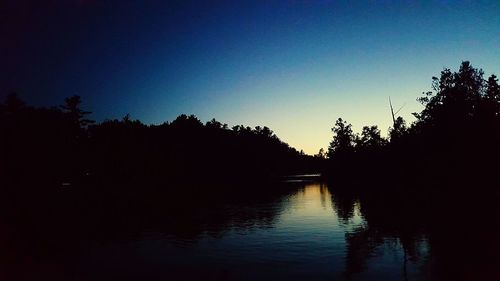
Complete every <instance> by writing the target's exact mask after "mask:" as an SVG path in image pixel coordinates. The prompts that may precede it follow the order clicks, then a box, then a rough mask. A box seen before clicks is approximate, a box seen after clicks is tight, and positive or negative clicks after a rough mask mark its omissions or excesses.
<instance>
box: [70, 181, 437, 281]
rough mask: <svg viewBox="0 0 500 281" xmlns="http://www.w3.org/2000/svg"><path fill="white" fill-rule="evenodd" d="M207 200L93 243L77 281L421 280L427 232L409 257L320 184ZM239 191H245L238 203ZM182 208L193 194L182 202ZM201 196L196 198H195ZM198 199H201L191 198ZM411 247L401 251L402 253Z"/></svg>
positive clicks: (355, 206) (356, 207)
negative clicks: (131, 233) (131, 232)
mask: <svg viewBox="0 0 500 281" xmlns="http://www.w3.org/2000/svg"><path fill="white" fill-rule="evenodd" d="M234 197H235V198H234V199H231V197H230V198H229V199H224V200H217V199H214V198H211V197H208V198H207V199H206V201H213V203H212V202H206V206H205V207H199V206H197V207H196V208H193V207H192V206H187V207H185V208H182V207H172V208H171V209H169V215H166V216H161V217H158V218H157V219H158V220H159V221H160V222H159V223H158V222H155V223H153V224H152V225H158V224H162V225H165V227H164V228H162V229H158V227H153V226H151V227H145V229H144V230H142V231H141V233H140V235H136V236H134V237H132V238H130V237H127V238H121V239H118V240H111V241H107V242H99V243H97V242H96V243H90V245H88V246H85V248H84V250H83V251H82V252H81V254H80V255H79V256H78V258H77V259H76V261H75V264H76V266H75V269H74V276H77V278H76V279H77V280H149V279H152V280H422V279H426V276H427V275H426V274H428V273H427V272H426V261H427V256H428V250H427V247H428V246H427V240H426V238H425V236H421V237H419V236H417V238H416V239H415V238H413V240H415V241H412V245H413V246H412V247H413V248H414V249H412V252H411V256H408V253H407V254H405V251H404V250H403V246H402V243H401V241H400V238H398V236H397V235H385V234H384V235H378V231H377V230H373V229H370V227H369V226H368V225H367V221H366V219H365V217H364V215H363V214H362V212H361V206H360V202H359V201H357V200H356V199H353V198H349V197H348V198H344V197H339V196H336V195H335V192H334V191H332V190H331V189H330V188H328V187H327V186H325V185H323V184H320V183H303V184H294V185H290V186H289V187H286V188H283V187H282V188H281V189H280V191H278V192H276V193H273V195H270V196H266V199H262V196H256V197H255V198H251V197H250V198H248V197H246V196H241V195H238V196H234ZM237 197H245V199H244V200H242V199H241V198H240V199H238V198H237ZM179 201H183V202H186V204H189V202H190V199H189V197H188V198H179ZM192 201H194V202H200V198H195V199H192ZM197 205H199V203H197ZM406 252H408V250H407V251H406Z"/></svg>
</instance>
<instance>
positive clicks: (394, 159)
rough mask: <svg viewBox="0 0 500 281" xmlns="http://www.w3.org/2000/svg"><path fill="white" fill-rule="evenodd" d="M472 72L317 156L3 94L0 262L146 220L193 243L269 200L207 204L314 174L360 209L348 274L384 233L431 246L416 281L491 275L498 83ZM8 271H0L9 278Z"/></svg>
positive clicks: (271, 190)
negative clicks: (0, 251) (408, 111)
mask: <svg viewBox="0 0 500 281" xmlns="http://www.w3.org/2000/svg"><path fill="white" fill-rule="evenodd" d="M483 75H484V74H483V71H482V70H479V69H476V68H474V67H472V66H471V64H470V63H469V62H463V63H462V64H461V66H460V68H459V70H458V71H457V72H452V71H451V70H449V69H445V70H443V71H442V72H441V75H440V77H434V78H433V83H432V89H433V91H431V92H426V93H424V95H423V97H421V98H419V101H420V102H421V103H422V104H423V105H424V109H423V110H422V111H421V112H420V113H416V114H415V117H416V121H415V122H413V123H412V124H409V125H408V124H406V122H405V120H403V118H401V117H396V116H395V118H394V124H393V126H392V127H391V128H390V130H389V135H388V138H387V139H385V138H383V137H382V136H381V132H380V130H379V128H378V127H377V126H366V127H364V128H363V129H362V132H361V134H355V133H354V132H353V130H352V126H351V125H350V124H348V123H347V122H346V121H344V120H342V119H338V120H337V122H336V124H335V125H334V127H333V129H332V131H333V133H334V137H333V140H332V142H331V143H330V146H329V148H328V151H327V153H324V152H323V151H320V153H318V155H316V156H314V157H313V156H307V155H304V154H303V153H301V152H298V151H297V150H296V149H294V148H291V147H290V146H288V145H287V144H286V143H284V142H282V141H281V140H279V138H278V137H277V136H276V135H275V134H274V133H273V132H272V131H271V130H270V129H269V128H268V127H255V128H253V129H252V128H250V127H246V126H235V127H233V128H228V126H227V125H226V124H222V123H220V122H219V121H216V120H215V119H213V120H211V121H209V122H207V123H206V124H203V123H202V122H201V121H200V120H199V119H197V118H196V117H195V116H194V115H190V116H187V115H181V116H179V117H177V118H176V119H175V120H174V121H172V122H165V123H163V124H161V125H145V124H143V123H141V122H140V121H138V120H132V119H131V118H130V116H128V115H127V116H125V117H124V118H123V119H121V120H106V121H103V122H101V123H97V124H96V123H95V122H94V121H92V120H90V119H89V118H90V112H87V111H85V110H84V109H83V108H81V106H80V105H81V100H80V98H79V97H78V96H73V97H70V98H67V99H66V100H65V102H64V104H63V105H62V106H59V107H52V108H43V107H42V108H40V107H39V108H37V107H32V106H28V105H26V104H25V103H24V102H23V101H22V100H21V99H20V98H19V97H18V96H17V95H15V94H11V95H9V96H8V97H7V99H6V100H5V101H4V102H3V103H1V104H0V132H1V134H0V145H1V146H0V149H1V150H0V155H1V159H0V161H1V162H0V165H1V166H0V173H1V174H0V176H1V182H0V183H1V190H0V193H1V194H0V203H1V204H0V211H1V214H2V215H1V220H0V223H1V224H4V225H3V226H4V229H7V230H9V231H7V232H5V233H4V234H3V238H2V239H1V240H2V241H0V242H2V243H4V244H5V245H8V247H7V246H6V248H5V251H6V252H7V253H9V255H4V256H1V257H0V258H2V259H3V260H1V262H2V263H3V264H6V265H9V266H12V268H13V269H15V268H16V266H17V267H19V268H18V269H22V268H23V267H24V266H25V263H24V260H22V258H23V257H22V255H25V254H26V253H29V255H32V256H33V257H34V259H35V260H37V259H38V260H41V259H44V260H64V259H66V258H67V257H69V256H73V255H76V254H75V252H77V251H78V249H77V248H78V247H80V246H81V245H80V243H81V242H75V241H87V240H89V239H90V240H106V239H113V237H117V236H126V235H130V236H134V235H140V232H141V230H143V229H157V230H160V231H161V232H163V233H170V234H172V235H176V236H178V237H181V238H185V239H191V240H195V239H196V237H197V236H199V235H200V233H202V232H204V231H209V232H210V231H211V233H213V235H214V236H217V235H221V233H222V232H223V231H224V229H225V228H226V227H227V226H228V225H232V226H236V227H242V228H244V227H246V225H248V224H247V223H246V221H250V222H252V224H253V225H262V226H263V227H265V226H267V225H271V224H272V223H273V220H274V218H275V216H276V213H274V212H276V211H273V212H269V213H267V212H264V213H252V212H248V211H242V212H241V213H239V214H237V215H235V214H231V215H230V214H224V213H223V211H221V210H218V208H217V206H219V204H220V203H221V202H226V201H233V202H234V203H235V204H240V205H241V206H245V205H251V204H255V202H264V201H274V200H277V199H278V198H281V197H282V196H283V195H284V194H286V192H287V188H288V187H286V186H285V185H284V184H281V183H276V182H277V181H278V180H279V179H280V177H282V176H284V175H289V174H294V173H315V172H321V173H322V175H323V177H324V178H325V179H326V180H327V181H328V182H329V186H330V187H331V188H332V195H333V197H332V201H333V203H334V204H333V205H334V206H335V208H336V212H337V214H338V215H339V217H340V219H342V220H349V219H350V218H351V217H352V216H353V210H354V205H355V204H356V203H359V206H360V211H361V213H362V215H363V217H364V219H365V220H366V224H364V225H363V226H361V227H359V228H358V229H356V230H355V231H353V232H352V233H349V234H348V235H347V236H346V242H347V257H346V265H345V277H346V279H351V278H352V277H353V276H355V274H357V273H359V272H361V271H362V270H363V269H364V267H365V264H366V261H367V259H369V258H370V257H371V256H373V255H375V254H376V253H375V249H376V247H377V246H378V245H381V244H382V243H383V242H384V241H386V240H387V239H395V240H397V241H399V243H401V245H402V247H403V250H404V253H405V259H408V260H410V259H419V258H420V257H419V251H418V248H419V243H422V237H425V238H426V239H427V241H428V243H429V250H430V252H431V253H432V257H433V258H432V260H428V261H427V263H426V268H427V269H426V270H427V271H425V272H426V273H427V274H429V276H427V277H428V278H427V277H426V278H424V279H428V280H487V279H492V277H494V276H495V275H496V274H497V272H498V271H496V266H497V264H498V258H497V256H498V252H499V250H500V247H499V245H498V239H497V237H499V233H498V230H499V229H500V226H499V220H498V214H499V210H498V199H499V194H500V193H499V190H498V174H497V172H498V167H499V165H498V159H500V147H499V144H500V87H499V85H498V80H497V78H496V76H494V75H492V76H490V77H489V78H488V79H484V77H483ZM325 154H326V155H325ZM255 182H266V184H259V185H256V184H252V183H255ZM269 182H274V184H269ZM200 183H203V185H200ZM200 186H203V187H204V188H200ZM256 186H259V187H260V188H256ZM180 197H182V198H188V199H189V202H190V205H188V206H187V207H186V206H185V205H184V202H176V201H175V200H176V199H177V198H180ZM235 198H236V199H235ZM193 213H194V214H195V215H193ZM198 214H204V215H205V217H210V219H209V220H206V221H209V222H208V223H207V222H206V221H205V222H204V221H199V220H197V219H196V218H197V217H199V215H198ZM438 214H449V215H448V216H447V217H446V218H441V217H439V216H438ZM234 216H237V218H235V217H234ZM193 218H195V219H193ZM235 221H236V222H237V223H235ZM238 222H239V223H238ZM464 223H471V224H476V225H480V226H481V227H474V228H470V227H463V224H464ZM6 257H8V258H6ZM20 260H21V261H20ZM402 266H404V265H402ZM6 272H7V273H5V272H3V271H1V270H0V275H1V274H3V275H1V276H0V277H4V278H7V279H9V277H12V276H9V275H8V274H9V271H8V270H7V271H6ZM34 272H35V273H36V271H34ZM5 274H6V275H5ZM12 274H13V273H12ZM57 279H58V278H53V280H57ZM64 279H66V278H65V277H61V278H59V280H64ZM354 279H355V278H354ZM493 279H494V278H493Z"/></svg>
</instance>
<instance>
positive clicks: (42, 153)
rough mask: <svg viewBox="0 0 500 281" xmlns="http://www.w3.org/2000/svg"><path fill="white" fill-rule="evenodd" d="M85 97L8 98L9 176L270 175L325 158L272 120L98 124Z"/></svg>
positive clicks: (2, 115)
mask: <svg viewBox="0 0 500 281" xmlns="http://www.w3.org/2000/svg"><path fill="white" fill-rule="evenodd" d="M80 105H81V99H80V97H79V96H73V97H70V98H67V99H66V100H65V103H64V104H63V105H62V106H59V107H51V108H43V107H32V106H28V105H26V104H25V103H24V102H23V101H22V100H21V99H20V98H19V97H18V96H17V95H15V94H11V95H9V96H8V97H7V99H6V100H5V101H4V102H3V103H1V104H0V131H1V151H2V152H1V153H2V167H1V168H2V169H1V171H2V174H3V175H2V178H4V179H8V180H9V181H11V182H13V181H14V182H17V181H25V180H32V181H34V182H37V183H75V182H84V181H92V180H98V181H113V182H120V181H126V182H130V181H131V180H132V181H133V180H138V181H141V182H144V181H147V182H151V181H154V182H163V183H165V182H167V181H172V180H189V181H196V180H199V181H203V182H206V181H227V180H245V181H252V180H253V179H263V178H266V179H268V178H272V177H278V176H282V175H285V174H289V173H295V172H305V171H309V170H314V169H317V166H318V163H319V162H318V159H315V158H313V157H311V156H307V155H304V154H303V153H302V152H299V151H297V150H296V149H294V148H292V147H290V146H289V145H288V144H286V143H284V142H282V141H281V140H280V139H279V138H278V137H277V136H276V135H275V134H274V133H273V131H272V130H271V129H269V128H268V127H266V126H264V127H260V126H257V127H255V128H250V127H248V126H243V125H238V126H234V127H232V128H229V127H228V125H227V124H222V123H220V122H219V121H217V120H215V119H212V120H211V121H209V122H207V123H206V124H203V123H202V122H201V121H200V120H199V119H198V118H197V117H196V116H194V115H190V116H187V115H180V116H179V117H177V118H176V119H175V120H174V121H172V122H165V123H163V124H161V125H146V124H143V123H142V122H140V121H139V120H132V119H131V118H130V116H129V115H127V116H125V117H124V118H123V119H121V120H116V119H115V120H105V121H103V122H102V123H99V124H95V122H94V121H92V120H89V119H87V116H88V115H89V114H90V112H86V111H84V110H83V109H82V108H81V106H80Z"/></svg>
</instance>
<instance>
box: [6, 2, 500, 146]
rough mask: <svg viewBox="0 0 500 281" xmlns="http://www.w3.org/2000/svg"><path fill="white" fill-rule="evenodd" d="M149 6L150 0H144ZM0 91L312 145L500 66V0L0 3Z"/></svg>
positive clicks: (99, 114) (107, 113)
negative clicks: (446, 81)
mask: <svg viewBox="0 0 500 281" xmlns="http://www.w3.org/2000/svg"><path fill="white" fill-rule="evenodd" d="M144 2H146V3H147V4H145V3H144ZM0 7H2V8H1V9H0V11H1V12H0V32H1V34H0V35H1V38H3V40H2V41H3V42H2V44H1V45H0V61H2V63H1V66H2V69H1V70H0V97H4V96H5V95H6V94H7V93H8V92H9V91H12V90H15V91H17V92H19V94H20V95H21V97H23V98H24V99H25V100H26V101H27V102H28V103H31V104H35V105H55V104H60V103H62V101H63V99H64V97H66V96H70V95H74V94H78V95H80V96H82V97H83V99H84V102H85V107H86V108H87V109H88V110H91V111H93V112H94V114H93V118H94V119H97V120H103V119H104V118H121V117H123V116H124V115H125V114H126V113H130V114H131V116H132V117H133V118H137V119H140V120H142V121H143V122H145V123H162V122H163V121H171V120H173V119H174V118H175V117H176V116H178V115H179V114H181V113H187V114H195V115H197V116H198V117H199V118H200V119H201V120H202V121H207V120H209V119H211V118H213V117H215V118H216V119H218V120H220V121H221V122H225V123H228V124H229V125H231V126H232V125H236V124H244V125H249V126H256V125H267V126H269V127H270V128H271V129H273V130H274V131H275V133H276V134H277V135H278V136H279V137H280V138H281V139H282V140H283V141H285V142H287V143H289V144H290V145H291V146H293V147H296V148H297V149H303V150H304V151H305V152H307V153H310V154H312V153H316V152H317V151H318V150H319V148H320V147H323V148H326V147H327V146H328V143H329V141H330V139H331V137H332V133H331V131H330V128H331V127H332V125H333V124H334V121H335V120H336V119H337V118H338V117H342V118H343V119H345V120H347V121H348V122H350V123H352V124H353V126H354V129H355V130H356V131H360V129H361V127H362V126H363V125H373V124H375V125H379V127H380V128H381V129H382V132H383V133H384V134H385V133H386V131H387V128H388V127H389V126H390V123H391V117H390V111H389V107H388V97H389V96H391V98H392V100H393V103H394V105H395V107H399V106H401V105H403V104H406V105H405V107H404V108H403V109H402V110H401V115H402V116H403V117H404V118H406V119H407V120H408V121H412V120H413V119H412V117H411V113H412V112H415V111H419V110H420V109H421V107H420V105H419V104H418V103H417V102H416V101H415V100H416V98H417V97H419V96H420V94H421V93H422V92H423V91H427V90H429V89H430V83H431V77H432V76H435V75H438V74H439V72H440V71H441V70H442V69H443V67H450V68H452V69H456V68H457V67H458V65H459V64H460V62H461V61H462V60H470V61H471V62H472V64H473V65H474V66H477V67H481V68H483V69H484V70H485V72H486V74H487V75H489V74H491V73H495V74H497V75H498V74H500V54H499V52H500V2H499V1H327V0H323V1H319V0H318V1H313V0H311V1H305V0H303V1H299V0H295V1H293V0H288V1H127V0H122V1H109V0H108V1H99V0H93V1H91V0H87V1H85V0H74V1H70V0H64V1H63V0H60V1H23V0H21V1H19V0H7V2H6V3H5V4H0Z"/></svg>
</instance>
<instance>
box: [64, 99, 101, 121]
mask: <svg viewBox="0 0 500 281" xmlns="http://www.w3.org/2000/svg"><path fill="white" fill-rule="evenodd" d="M81 103H82V100H81V98H80V96H78V95H74V96H72V97H69V98H66V99H65V100H64V104H63V105H61V109H62V110H63V112H64V113H66V114H67V115H68V116H69V118H70V120H71V121H72V123H73V124H74V125H76V126H78V127H86V126H87V125H89V124H93V123H95V121H93V120H90V119H85V116H87V115H89V114H91V112H89V111H83V110H82V109H81V108H80V105H81Z"/></svg>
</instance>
